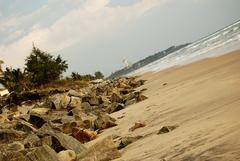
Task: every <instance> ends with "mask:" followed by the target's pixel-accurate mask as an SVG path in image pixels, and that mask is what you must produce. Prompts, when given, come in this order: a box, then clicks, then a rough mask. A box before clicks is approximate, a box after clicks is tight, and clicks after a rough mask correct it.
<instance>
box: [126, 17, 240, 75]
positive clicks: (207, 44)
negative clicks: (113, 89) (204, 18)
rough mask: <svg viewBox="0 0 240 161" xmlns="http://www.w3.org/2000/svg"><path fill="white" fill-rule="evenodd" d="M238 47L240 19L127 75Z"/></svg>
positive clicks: (202, 57) (184, 62) (164, 67)
mask: <svg viewBox="0 0 240 161" xmlns="http://www.w3.org/2000/svg"><path fill="white" fill-rule="evenodd" d="M238 49H240V21H238V22H236V23H234V24H232V25H230V26H228V27H226V28H224V29H222V30H219V31H217V32H215V33H213V34H211V35H209V36H207V37H204V38H202V39H200V40H198V41H196V42H194V43H192V44H190V45H188V46H186V47H185V48H183V49H180V50H179V51H176V52H173V53H171V54H169V55H167V56H165V57H163V58H161V59H159V60H156V61H154V62H152V63H150V64H148V65H146V66H144V67H142V68H140V69H138V70H136V71H134V72H132V73H130V74H129V75H131V74H139V73H144V72H148V71H153V72H157V71H160V70H163V69H166V68H169V67H172V66H179V65H183V64H188V63H191V62H194V61H197V60H201V59H205V58H208V57H215V56H220V55H223V54H225V53H228V52H231V51H234V50H238Z"/></svg>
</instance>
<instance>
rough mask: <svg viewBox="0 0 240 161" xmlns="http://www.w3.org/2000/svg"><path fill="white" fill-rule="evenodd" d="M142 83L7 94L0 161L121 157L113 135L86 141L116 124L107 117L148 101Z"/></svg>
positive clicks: (1, 104) (120, 81) (0, 104)
mask: <svg viewBox="0 0 240 161" xmlns="http://www.w3.org/2000/svg"><path fill="white" fill-rule="evenodd" d="M144 82H145V81H144V80H137V79H136V78H134V77H131V78H117V79H113V80H98V81H92V82H90V83H89V84H88V85H87V87H84V88H81V89H61V90H56V89H52V90H50V89H47V90H41V91H29V92H23V93H11V94H10V95H8V96H5V97H1V100H0V109H1V114H0V161H33V160H34V161H77V160H86V161H87V160H89V161H90V160H92V159H93V158H94V160H99V161H100V160H112V159H115V158H119V157H120V156H121V155H120V153H119V151H118V147H117V146H116V143H114V142H113V139H112V137H111V136H109V137H107V138H103V139H102V140H101V141H99V142H97V143H96V144H95V145H93V146H92V147H89V148H86V147H85V145H84V144H85V143H87V142H89V141H91V140H93V139H95V138H97V137H98V133H101V132H102V131H103V130H104V129H107V128H111V127H113V126H117V124H116V120H115V119H114V118H111V117H110V116H109V114H110V113H113V112H116V111H119V110H122V109H124V108H125V107H126V106H128V105H131V104H134V103H137V102H140V101H143V100H145V99H147V97H146V96H144V95H143V94H142V91H137V90H136V88H137V87H140V86H142V85H143V84H144Z"/></svg>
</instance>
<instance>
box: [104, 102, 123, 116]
mask: <svg viewBox="0 0 240 161" xmlns="http://www.w3.org/2000/svg"><path fill="white" fill-rule="evenodd" d="M122 109H124V105H123V104H121V103H116V102H114V103H112V104H111V105H109V106H108V107H107V109H106V111H107V112H108V113H109V114H110V113H113V112H117V111H120V110H122Z"/></svg>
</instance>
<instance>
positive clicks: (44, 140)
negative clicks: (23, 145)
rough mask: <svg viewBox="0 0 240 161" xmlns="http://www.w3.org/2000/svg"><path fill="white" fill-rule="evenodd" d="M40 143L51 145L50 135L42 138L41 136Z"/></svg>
mask: <svg viewBox="0 0 240 161" xmlns="http://www.w3.org/2000/svg"><path fill="white" fill-rule="evenodd" d="M41 145H48V146H50V147H51V146H52V137H51V136H45V137H43V138H41Z"/></svg>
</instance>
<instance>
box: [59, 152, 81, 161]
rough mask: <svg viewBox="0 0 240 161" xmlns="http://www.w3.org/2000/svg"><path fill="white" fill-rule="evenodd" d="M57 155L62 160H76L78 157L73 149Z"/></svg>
mask: <svg viewBox="0 0 240 161" xmlns="http://www.w3.org/2000/svg"><path fill="white" fill-rule="evenodd" d="M57 155H58V159H59V160H60V161H75V160H76V158H77V155H76V153H75V152H74V151H73V150H64V151H61V152H59V153H58V154H57Z"/></svg>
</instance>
